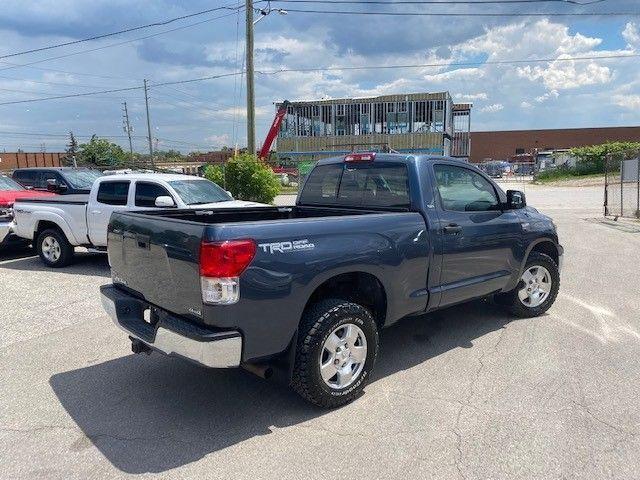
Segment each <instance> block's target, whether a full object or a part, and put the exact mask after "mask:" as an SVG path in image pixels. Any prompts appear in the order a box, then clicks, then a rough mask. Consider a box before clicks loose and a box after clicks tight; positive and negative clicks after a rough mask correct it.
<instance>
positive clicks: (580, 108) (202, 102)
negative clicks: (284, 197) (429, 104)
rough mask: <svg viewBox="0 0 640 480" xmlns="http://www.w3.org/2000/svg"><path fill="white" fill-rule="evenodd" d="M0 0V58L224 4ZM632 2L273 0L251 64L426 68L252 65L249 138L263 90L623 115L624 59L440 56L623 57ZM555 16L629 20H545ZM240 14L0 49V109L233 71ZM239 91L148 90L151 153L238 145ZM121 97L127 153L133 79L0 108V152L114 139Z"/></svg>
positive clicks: (138, 117) (632, 34)
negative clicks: (417, 96)
mask: <svg viewBox="0 0 640 480" xmlns="http://www.w3.org/2000/svg"><path fill="white" fill-rule="evenodd" d="M2 3H3V8H2V9H1V10H0V56H1V55H6V54H10V53H13V52H18V51H22V50H27V49H30V48H37V47H40V46H44V45H49V44H54V43H60V42H66V41H71V40H74V39H79V38H84V37H87V36H92V35H97V34H101V33H106V32H110V31H114V30H120V29H123V28H127V27H131V26H136V25H140V24H145V23H149V22H153V21H159V20H165V19H168V18H171V17H175V16H179V15H185V14H189V13H192V12H196V11H199V10H204V9H208V8H213V7H215V6H220V5H227V3H226V2H224V3H223V2H220V1H218V2H215V1H214V2H212V1H202V0H197V1H188V2H187V1H175V0H174V1H171V0H155V1H151V0H142V1H138V2H130V1H125V0H111V1H107V0H94V1H92V2H87V1H82V0H59V1H54V0H41V1H30V2H23V1H18V0H3V2H2ZM229 3H231V2H229ZM638 3H639V2H637V1H635V0H606V1H604V2H601V3H599V4H597V5H592V6H585V7H579V6H571V5H566V4H561V3H559V2H546V3H532V4H525V5H524V6H523V5H488V6H487V5H484V6H481V7H480V6H477V5H475V6H473V5H454V6H442V5H440V6H424V5H423V6H407V5H396V6H393V5H390V6H384V5H382V6H371V5H370V6H358V5H322V4H315V5H313V4H299V3H295V4H294V3H288V4H287V3H284V2H282V3H280V2H274V3H273V4H272V6H273V7H282V8H286V9H288V10H290V11H289V13H288V15H286V16H282V15H278V14H276V13H272V14H271V15H269V16H268V17H267V18H265V19H263V20H262V21H260V22H259V23H258V24H257V25H256V29H255V45H256V69H257V70H258V72H260V71H272V70H279V69H300V68H317V67H324V66H331V67H340V66H347V65H358V66H384V65H398V64H403V65H406V64H409V65H415V64H437V65H440V66H438V67H423V68H403V69H384V70H380V69H377V70H376V69H371V70H362V71H353V70H351V71H349V70H337V71H336V70H333V71H331V72H287V73H280V74H270V75H266V74H261V73H257V74H256V104H257V137H258V138H257V142H258V144H261V142H262V139H263V138H264V136H265V134H266V130H267V128H268V126H269V124H270V122H271V120H272V118H273V113H274V110H273V102H274V101H276V100H281V99H284V98H288V99H291V100H299V99H312V98H328V97H334V98H335V97H342V96H364V95H377V94H390V93H408V92H424V91H427V92H434V91H443V90H448V91H450V92H451V94H452V95H453V96H454V99H456V100H457V101H465V102H468V101H471V102H473V103H474V110H473V112H472V128H473V129H474V130H493V129H526V128H568V127H588V126H614V125H638V124H640V68H639V65H640V58H629V59H603V58H596V59H594V60H588V61H565V60H560V61H555V62H545V63H536V62H531V63H520V64H511V65H482V64H479V65H474V66H451V65H447V64H449V63H460V62H463V63H465V62H482V61H487V60H489V61H492V62H493V61H506V60H514V59H518V60H532V59H539V58H549V59H563V58H564V59H566V58H570V57H602V56H610V55H632V54H638V53H640V5H638ZM264 5H265V4H264V3H263V4H257V6H264ZM294 9H317V10H329V9H331V10H340V9H342V10H359V11H363V12H364V11H367V10H368V11H400V12H427V11H428V12H449V13H479V12H484V13H486V12H499V13H523V12H528V13H541V14H544V16H515V17H500V18H496V17H469V16H464V17H459V16H456V17H423V16H409V17H406V16H405V17H381V16H343V15H330V14H310V13H301V12H294V11H292V10H294ZM567 12H637V13H638V14H637V15H628V16H622V17H567V16H560V15H557V13H567ZM223 15H224V17H223V18H217V19H216V17H221V16H223ZM243 24H244V12H239V13H236V12H234V11H218V12H214V13H210V14H207V15H202V16H198V17H193V18H190V19H186V20H183V21H180V22H175V23H172V24H170V25H167V26H164V27H154V28H150V29H145V30H141V31H136V32H131V33H128V34H124V35H119V36H116V37H110V38H107V39H104V40H99V41H93V42H86V43H81V44H78V45H74V46H69V47H64V48H59V49H54V50H48V51H45V52H40V53H34V54H28V55H21V56H16V57H11V58H5V59H0V103H3V102H10V101H16V100H25V99H32V98H43V97H47V96H56V95H64V94H73V93H81V92H91V91H96V90H107V89H118V88H127V87H139V86H141V85H142V81H143V79H145V78H146V79H148V80H149V81H150V83H151V84H153V83H161V82H170V81H179V80H185V79H192V78H199V77H203V76H211V75H219V74H224V73H229V72H234V71H239V70H241V68H242V53H243V48H244V45H243V38H244V27H243ZM176 29H177V30H176ZM169 30H174V31H169ZM163 32H164V33H163ZM150 35H154V36H151V37H149V36H150ZM140 37H148V38H140ZM236 38H237V39H238V41H236ZM136 39H138V40H136ZM125 42H126V43H125ZM52 57H61V58H52ZM2 62H4V63H2ZM244 91H245V89H244V82H243V81H241V79H240V78H239V77H233V76H231V77H226V78H221V79H216V80H208V81H202V82H193V83H186V84H181V85H174V86H171V87H154V88H152V89H151V101H150V105H151V121H152V125H153V136H154V137H155V138H157V142H158V143H157V144H158V147H159V148H162V149H168V148H177V149H180V150H182V151H185V152H186V151H189V150H196V149H198V150H206V149H213V148H218V147H221V146H223V145H226V146H233V145H234V144H236V143H237V144H239V145H240V146H243V145H244V144H245V136H246V118H245V112H244V105H245V98H244ZM123 101H126V102H127V105H128V108H129V112H130V117H131V122H132V124H133V126H134V128H135V133H134V135H135V136H136V138H135V141H134V148H135V149H136V150H139V151H144V150H145V148H146V140H145V138H144V136H145V135H146V123H145V117H144V96H143V94H142V91H141V90H140V89H138V90H132V91H128V92H121V93H109V94H101V95H96V96H91V97H79V98H74V99H61V100H49V101H42V102H34V103H20V104H15V105H0V150H2V149H6V150H7V151H11V150H15V149H16V148H18V147H21V148H23V149H24V150H27V151H29V150H31V151H38V150H40V149H41V148H42V144H43V143H44V144H45V148H46V149H47V150H48V151H55V150H60V149H61V148H62V147H63V146H64V144H65V143H66V139H65V138H64V137H63V135H66V133H67V132H68V131H69V130H72V131H73V132H74V133H75V134H76V135H78V136H79V137H80V140H84V139H85V138H87V137H88V136H90V135H92V134H94V133H95V134H97V135H99V136H106V137H111V138H112V140H113V141H116V142H117V143H120V144H122V145H123V146H125V145H126V140H125V139H124V138H122V136H123V135H124V132H123V130H122V105H121V104H122V102H123Z"/></svg>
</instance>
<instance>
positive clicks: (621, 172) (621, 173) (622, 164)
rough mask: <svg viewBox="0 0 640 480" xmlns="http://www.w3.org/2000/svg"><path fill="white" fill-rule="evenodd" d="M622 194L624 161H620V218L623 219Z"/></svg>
mask: <svg viewBox="0 0 640 480" xmlns="http://www.w3.org/2000/svg"><path fill="white" fill-rule="evenodd" d="M623 192H624V160H620V216H621V217H624V203H623Z"/></svg>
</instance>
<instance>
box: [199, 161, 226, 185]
mask: <svg viewBox="0 0 640 480" xmlns="http://www.w3.org/2000/svg"><path fill="white" fill-rule="evenodd" d="M204 178H206V179H207V180H211V181H212V182H213V183H215V184H217V185H218V186H219V187H221V188H225V189H226V186H225V182H224V169H223V167H222V166H220V165H207V166H206V167H205V169H204Z"/></svg>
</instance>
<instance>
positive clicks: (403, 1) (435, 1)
mask: <svg viewBox="0 0 640 480" xmlns="http://www.w3.org/2000/svg"><path fill="white" fill-rule="evenodd" d="M605 1H606V0H591V1H585V2H579V1H577V0H458V1H453V0H399V1H388V0H272V2H273V3H311V4H314V3H315V4H327V3H328V4H354V5H478V4H482V5H486V4H498V5H500V4H515V3H564V4H572V5H583V6H584V5H593V4H596V3H602V2H605Z"/></svg>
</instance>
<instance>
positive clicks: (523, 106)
mask: <svg viewBox="0 0 640 480" xmlns="http://www.w3.org/2000/svg"><path fill="white" fill-rule="evenodd" d="M532 106H533V105H531V104H530V103H529V102H526V101H525V102H521V103H520V107H521V108H531V107H532Z"/></svg>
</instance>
